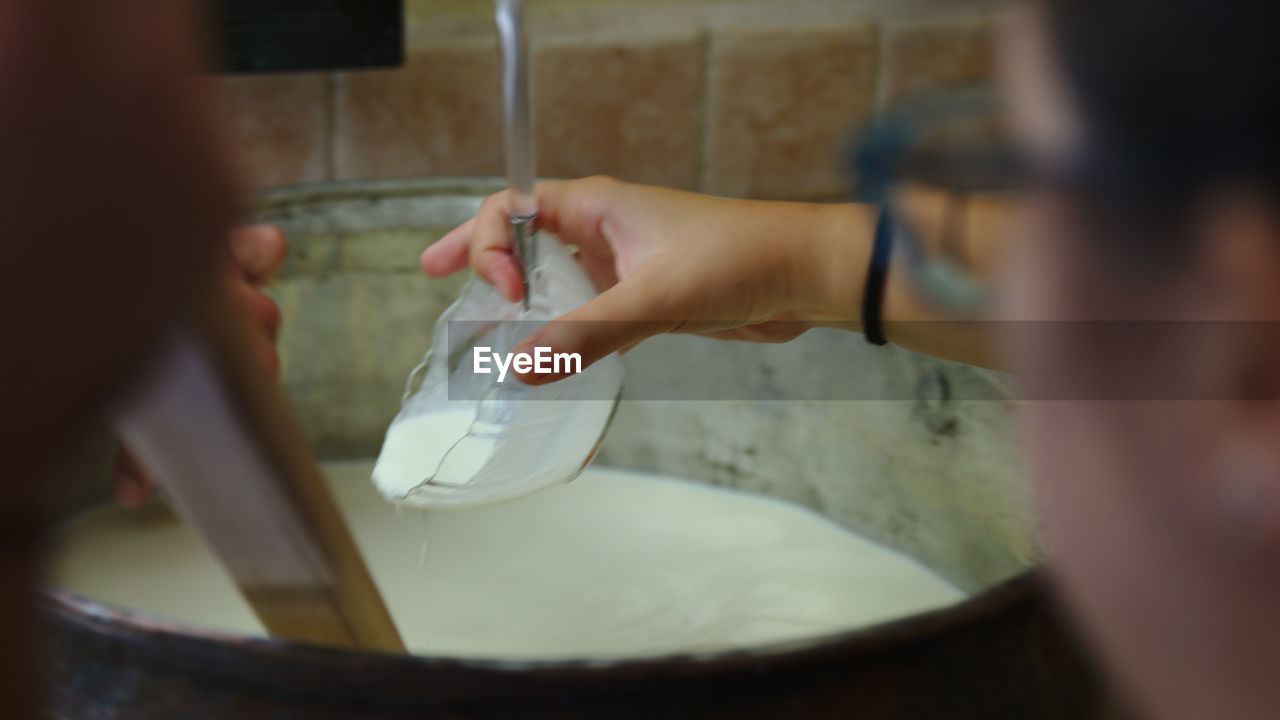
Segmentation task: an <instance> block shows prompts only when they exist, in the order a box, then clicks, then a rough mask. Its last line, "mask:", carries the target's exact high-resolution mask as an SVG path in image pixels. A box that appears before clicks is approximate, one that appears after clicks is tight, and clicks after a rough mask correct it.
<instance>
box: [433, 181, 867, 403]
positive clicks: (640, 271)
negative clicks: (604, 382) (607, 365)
mask: <svg viewBox="0 0 1280 720" xmlns="http://www.w3.org/2000/svg"><path fill="white" fill-rule="evenodd" d="M537 195H538V204H539V216H538V224H539V227H540V229H542V230H546V231H549V232H552V233H554V234H556V235H558V236H559V238H560V240H561V241H562V242H564V243H566V244H568V245H573V246H576V247H577V249H578V253H577V258H578V260H579V262H580V263H581V265H582V268H583V269H584V270H585V271H586V273H587V275H588V276H589V277H590V278H591V280H592V282H593V283H594V284H595V286H596V289H597V290H598V291H600V293H601V294H600V295H599V296H597V297H596V298H595V299H593V300H591V301H590V302H588V303H586V304H585V305H583V306H582V307H580V308H578V309H576V310H574V311H572V312H570V313H568V314H566V315H564V316H562V317H561V318H559V321H557V322H552V323H548V324H547V325H546V326H544V327H543V328H542V329H540V330H539V331H538V332H536V333H534V335H533V336H531V337H529V338H527V339H526V340H525V341H524V342H522V343H521V344H520V346H521V347H529V346H534V345H537V346H546V347H550V348H552V350H553V351H554V352H568V353H579V354H580V355H581V356H582V361H583V366H584V367H585V366H588V365H590V364H591V363H593V362H595V361H597V360H599V359H600V358H602V357H604V356H606V355H608V354H610V353H612V352H615V351H626V350H629V349H630V348H631V347H634V346H635V345H637V344H638V343H640V342H641V341H643V340H645V339H646V338H649V337H652V336H654V335H658V334H661V333H678V332H688V333H697V334H700V335H706V336H710V337H717V338H723V339H731V340H748V341H754V342H785V341H787V340H790V339H792V338H795V337H796V336H798V335H800V334H801V333H803V332H805V331H806V330H808V329H809V328H811V327H814V326H815V325H820V324H827V323H831V322H836V321H852V320H854V319H855V316H856V311H857V308H858V300H859V298H858V296H857V294H856V293H854V292H853V291H851V290H850V289H849V282H850V281H849V278H850V276H851V275H853V276H856V275H857V274H858V272H859V270H858V268H859V263H862V267H865V262H866V260H865V257H861V256H858V255H856V253H857V251H858V250H859V245H861V247H862V248H865V243H862V244H860V243H857V242H849V241H848V240H849V239H850V238H852V237H856V236H857V234H858V233H863V234H865V233H866V228H868V227H870V223H869V222H868V221H867V219H866V218H865V217H864V212H863V210H862V209H861V208H858V207H857V206H847V205H817V204H803V203H774V202H757V201H746V200H728V199H722V198H714V197H708V196H705V195H698V194H694V193H689V192H681V191H676V190H668V189H663V188H656V187H647V186H642V185H633V184H630V183H624V182H620V181H618V180H614V179H611V178H603V177H593V178H586V179H582V180H571V181H563V182H544V183H540V184H539V185H538V187H537ZM507 208H508V195H507V193H506V192H500V193H497V194H495V195H492V196H490V197H489V198H488V199H486V200H485V202H484V203H483V205H482V206H481V209H480V212H479V214H478V215H477V216H476V217H475V218H473V219H472V220H469V221H468V222H466V223H464V224H463V225H461V226H459V227H458V228H456V229H455V230H453V231H452V232H450V233H449V234H447V235H446V236H444V237H443V238H441V239H440V240H439V241H438V242H436V243H435V244H433V245H432V246H431V247H429V248H427V249H426V250H425V251H424V252H423V254H422V258H421V264H422V268H423V270H424V271H425V272H426V273H427V274H429V275H432V276H435V277H442V276H445V275H449V274H452V273H454V272H457V271H459V270H461V269H463V268H464V267H467V266H468V265H470V266H471V268H472V269H473V270H474V271H475V272H476V274H477V275H479V276H480V277H481V278H483V279H484V280H486V281H487V282H489V283H490V284H491V285H493V286H494V287H495V288H497V290H498V291H499V292H500V293H501V294H502V295H503V296H504V297H506V298H507V299H508V300H511V301H512V302H515V301H518V300H520V299H521V297H522V296H523V293H524V290H523V287H522V285H521V279H520V266H519V264H518V261H517V259H516V258H515V256H514V255H513V253H512V248H511V237H510V234H509V228H508V222H507ZM863 252H865V250H863ZM860 281H861V277H860V276H858V282H860ZM851 293H853V294H851ZM846 296H847V297H846ZM552 379H554V377H549V376H546V375H526V376H522V380H525V381H526V382H529V383H531V384H538V383H542V382H548V381H550V380H552Z"/></svg>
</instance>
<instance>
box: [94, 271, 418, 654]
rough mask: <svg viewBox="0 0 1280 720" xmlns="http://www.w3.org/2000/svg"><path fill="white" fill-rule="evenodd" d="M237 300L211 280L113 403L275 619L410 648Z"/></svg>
mask: <svg viewBox="0 0 1280 720" xmlns="http://www.w3.org/2000/svg"><path fill="white" fill-rule="evenodd" d="M250 340H251V337H250V335H249V329H248V327H247V325H246V323H245V322H243V321H242V318H241V316H240V312H239V308H237V307H235V306H233V304H232V303H231V301H230V299H229V298H228V297H226V296H225V295H224V294H222V293H220V292H215V293H213V294H212V295H211V297H210V298H209V300H208V301H207V302H205V303H202V304H200V306H199V309H198V310H197V312H196V313H195V317H194V318H193V319H192V321H191V322H190V323H189V324H188V325H187V326H185V327H184V328H182V329H179V330H177V331H175V332H174V333H173V335H172V337H170V338H169V340H168V341H167V342H166V344H165V346H164V348H163V350H162V352H161V353H160V354H159V356H158V358H157V360H156V362H155V364H154V365H153V366H152V367H151V368H150V369H149V371H148V372H147V373H146V375H145V377H144V379H143V380H142V382H141V383H140V384H139V386H138V387H136V388H135V389H134V392H133V393H131V394H130V396H129V398H128V399H127V400H126V402H124V403H123V404H122V405H121V406H120V407H119V409H118V411H117V413H116V420H115V425H116V428H117V431H118V432H119V433H120V436H121V439H122V440H124V441H125V442H126V444H128V446H129V447H130V448H132V449H133V451H134V452H135V453H136V454H137V456H138V459H139V460H140V461H141V462H142V463H143V465H144V466H145V467H147V468H148V469H149V470H150V471H151V472H152V473H154V474H155V477H156V481H157V483H159V484H160V485H161V486H162V487H163V488H164V491H165V494H166V496H167V497H168V499H169V501H170V502H171V503H172V505H173V507H174V509H175V510H176V511H177V513H178V514H179V515H180V516H181V517H182V518H183V520H184V521H185V522H187V523H188V524H189V525H190V526H191V527H193V528H194V529H195V530H196V531H197V532H198V533H199V535H200V536H201V537H202V538H203V539H204V541H205V543H206V544H207V545H208V546H209V548H210V549H211V550H212V551H213V552H214V554H215V555H216V556H217V557H218V559H219V560H220V561H221V562H222V564H223V565H224V566H225V567H226V569H227V570H228V571H229V572H230V573H231V576H232V578H234V580H235V582H236V584H237V585H238V586H239V588H240V591H241V592H242V593H243V595H244V597H245V598H246V599H247V600H248V602H249V604H250V605H251V606H252V607H253V610H254V612H255V613H256V614H257V616H258V619H259V620H261V622H262V624H263V626H265V627H266V629H267V632H268V633H270V634H271V635H272V636H274V637H278V638H283V639H287V640H294V641H299V642H309V643H318V644H324V645H334V646H338V647H347V648H366V649H373V650H383V651H391V652H403V651H404V644H403V642H402V641H401V639H400V635H399V633H397V632H396V628H395V625H394V624H393V623H392V621H391V615H390V614H389V613H388V612H387V609H386V606H385V605H384V604H383V601H382V597H381V596H380V595H379V594H378V589H377V587H376V586H375V585H374V584H373V578H372V577H371V576H370V575H369V571H368V568H367V567H366V566H365V563H364V560H363V559H362V558H361V556H360V553H359V551H358V550H357V548H356V545H355V542H354V540H353V539H352V536H351V533H350V531H349V529H348V528H347V525H346V523H345V522H344V521H343V518H342V515H341V514H340V513H339V511H338V507H337V505H336V504H335V503H334V500H333V497H332V495H331V494H330V493H329V490H328V487H327V486H326V485H325V483H324V479H323V477H322V476H321V473H320V469H319V467H318V466H317V465H316V462H315V460H314V459H313V457H312V455H311V453H310V451H309V449H308V447H307V445H306V443H305V442H304V440H303V438H302V435H301V433H300V431H299V430H298V427H297V425H296V423H295V422H294V421H293V419H292V417H291V415H290V413H289V411H288V410H287V408H286V405H285V402H284V399H283V398H282V397H281V395H280V393H279V391H278V389H277V388H276V387H275V384H274V383H273V382H271V381H270V380H269V379H268V378H267V376H266V373H265V372H264V371H263V369H262V368H261V367H260V366H259V364H258V363H257V362H256V360H255V358H253V357H252V356H251V354H250V351H249V348H251V347H252V345H251V344H250Z"/></svg>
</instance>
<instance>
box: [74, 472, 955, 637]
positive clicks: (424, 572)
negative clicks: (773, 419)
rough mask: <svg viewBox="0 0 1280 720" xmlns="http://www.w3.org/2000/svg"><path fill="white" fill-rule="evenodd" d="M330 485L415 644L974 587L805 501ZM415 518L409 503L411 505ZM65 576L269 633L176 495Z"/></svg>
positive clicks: (635, 477) (661, 623)
mask: <svg viewBox="0 0 1280 720" xmlns="http://www.w3.org/2000/svg"><path fill="white" fill-rule="evenodd" d="M328 470H329V477H330V483H331V486H332V487H333V489H334V492H335V494H336V495H337V497H338V501H339V503H340V504H341V505H342V507H343V511H344V513H345V515H346V517H347V518H348V521H349V522H350V523H351V525H352V528H353V531H354V532H355V535H356V539H357V542H358V543H359V545H360V548H361V550H362V551H363V553H364V556H365V558H366V560H367V561H368V562H369V565H370V568H371V570H372V572H373V576H374V579H375V580H376V582H377V584H378V586H379V587H380V588H381V589H382V592H383V594H384V596H385V597H386V601H387V604H388V606H389V608H390V610H391V614H392V616H393V617H394V618H395V622H396V625H397V626H398V627H399V628H400V632H401V633H402V635H403V636H404V639H405V642H406V643H407V644H408V646H409V648H410V649H411V650H412V651H414V652H416V653H421V654H433V655H449V656H459V657H491V658H539V659H565V658H604V657H627V656H644V655H653V654H658V653H670V652H682V651H711V650H723V649H728V648H739V647H747V646H753V645H759V644H763V643H769V642H774V641H780V640H790V639H797V638H802V637H807V636H814V635H819V634H823V633H829V632H835V631H841V630H847V629H850V628H855V627H858V626H861V625H867V624H870V623H875V622H880V621H884V620H889V619H892V618H897V617H902V616H904V615H908V614H911V613H916V612H920V611H923V610H929V609H933V608H938V607H941V606H945V605H948V604H950V603H954V602H956V601H958V600H960V599H961V597H962V595H961V593H960V592H959V591H958V590H956V589H955V588H954V587H953V586H951V585H949V584H948V583H947V582H945V581H944V580H942V579H941V578H939V577H938V576H937V575H935V574H933V573H932V572H930V571H929V570H927V569H925V568H924V567H922V566H921V565H919V564H918V563H916V562H915V561H913V560H911V559H910V558H908V557H905V556H903V555H901V554H898V553H896V552H893V551H891V550H888V549H885V548H883V547H880V546H878V545H875V544H873V543H870V542H868V541H866V540H864V539H862V538H859V537H858V536H856V535H852V534H850V533H848V532H846V531H844V530H842V529H841V528H839V527H837V526H836V525H834V524H832V523H830V522H828V521H827V520H825V519H824V518H822V517H821V516H819V515H817V514H814V513H812V512H809V511H807V510H804V509H801V508H799V507H796V506H793V505H790V504H787V503H783V502H779V501H774V500H769V499H766V498H762V497H756V496H752V495H748V494H743V493H737V492H730V491H725V490H717V489H713V488H709V487H705V486H701V485H695V484H692V483H687V482H679V481H673V480H669V479H665V478H661V477H657V476H653V475H646V474H641V473H633V472H624V471H619V470H606V469H595V468H593V469H589V470H588V471H587V472H586V473H584V474H583V476H582V477H581V478H579V479H578V480H577V481H575V482H574V483H572V484H569V485H565V486H559V487H553V488H551V489H549V490H546V491H544V492H541V493H538V494H536V495H531V496H529V497H526V498H523V499H521V500H519V501H516V502H510V503H506V504H502V505H496V506H492V507H485V508H479V509H471V510H451V511H432V512H431V514H430V515H428V516H427V518H426V523H425V528H426V535H427V537H428V539H429V548H428V552H427V555H426V562H425V567H419V557H420V550H421V547H422V541H423V535H424V523H423V520H422V517H421V513H419V512H417V511H409V510H405V511H403V513H398V512H397V510H396V508H394V507H392V506H390V505H388V504H386V503H385V502H384V501H383V500H382V499H381V498H380V497H378V494H377V493H376V492H375V491H374V489H373V488H372V487H371V486H370V484H369V481H368V478H369V472H370V465H369V464H368V463H364V462H353V463H341V464H333V465H330V466H328ZM401 514H402V515H403V516H402V517H400V516H399V515H401ZM59 540H60V543H59V544H58V547H57V548H56V552H54V553H53V563H52V580H53V582H54V583H55V584H57V585H59V586H62V587H64V588H67V589H70V590H72V591H75V592H78V593H81V594H84V595H87V596H89V597H91V598H94V599H97V600H102V601H106V602H110V603H115V604H119V605H122V606H125V607H128V608H133V609H137V610H144V611H149V612H153V613H158V614H161V615H165V616H169V617H172V618H177V619H180V620H183V621H186V622H189V623H191V624H194V625H201V626H211V627H215V628H222V629H225V630H231V631H236V632H243V633H251V634H261V633H262V629H261V626H260V625H259V624H258V622H257V620H256V619H255V618H254V616H253V615H252V613H251V611H250V610H249V608H248V606H247V605H245V603H244V601H243V600H241V599H240V597H239V595H238V594H237V593H236V591H235V588H234V587H233V585H232V584H231V582H230V580H229V579H228V577H227V576H226V575H225V573H224V572H223V571H222V570H221V568H220V567H219V566H218V565H217V563H216V562H215V561H214V560H213V558H212V557H211V556H210V555H208V554H207V553H206V552H205V551H204V549H203V548H202V546H201V545H200V544H199V543H198V541H197V540H196V539H195V538H194V537H193V536H192V535H191V534H190V533H189V532H188V531H187V530H186V528H185V527H184V526H182V525H181V524H179V523H178V522H177V521H176V520H174V519H173V518H172V516H170V515H169V514H168V513H167V512H166V511H164V510H163V508H160V507H158V506H152V507H150V508H148V509H146V510H142V511H122V510H117V509H113V508H104V509H100V510H96V511H93V512H91V513H88V514H86V515H85V516H82V517H81V518H78V519H76V520H74V521H72V522H71V523H69V524H68V525H66V526H65V527H63V528H62V529H61V531H60V533H59Z"/></svg>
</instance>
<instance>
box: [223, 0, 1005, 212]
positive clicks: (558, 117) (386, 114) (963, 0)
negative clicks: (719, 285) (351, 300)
mask: <svg viewBox="0 0 1280 720" xmlns="http://www.w3.org/2000/svg"><path fill="white" fill-rule="evenodd" d="M1006 6H1007V2H1003V1H998V0H785V1H784V0H770V1H767V2H765V1H761V0H693V1H690V0H685V1H680V0H528V3H527V7H528V14H529V27H530V31H531V44H532V46H533V50H532V53H533V62H534V68H533V77H534V82H535V91H534V92H535V106H536V107H535V116H536V123H537V127H536V132H537V144H538V170H539V174H541V175H543V176H545V177H577V176H584V175H591V174H596V173H605V174H610V175H615V176H618V177H621V178H624V179H627V180H634V181H638V182H646V183H653V184H659V185H666V186H670V187H678V188H685V189H695V190H702V191H705V192H711V193H715V194H720V195H729V196H741V197H767V198H778V199H787V198H816V199H822V198H840V197H843V196H844V194H845V182H844V179H843V169H842V165H843V163H842V160H841V157H842V153H841V150H842V147H843V146H844V144H845V142H846V140H847V138H848V137H849V133H850V131H851V129H852V128H854V127H855V126H857V125H858V124H859V123H861V122H863V121H865V120H866V118H867V117H868V116H869V114H870V113H872V112H874V111H875V110H876V109H877V108H882V107H885V106H886V105H888V104H890V103H892V102H893V101H894V100H896V99H899V98H902V97H904V96H906V95H909V94H911V93H914V92H919V91H923V90H927V89H928V88H930V87H937V86H939V85H954V84H970V83H974V82H985V81H987V80H989V79H990V77H991V74H992V65H993V55H994V52H993V47H992V46H993V43H992V38H993V34H994V33H993V29H994V27H995V24H996V23H997V22H998V19H999V15H1000V13H1001V11H1002V10H1003V8H1005V7H1006ZM407 12H408V28H407V35H408V58H407V62H406V64H405V66H404V67H402V68H399V69H396V70H378V71H360V72H340V73H303V74H290V75H263V76H252V77H235V78H223V79H219V80H217V81H216V82H217V85H218V88H219V92H220V94H221V95H222V97H223V99H224V105H225V112H226V114H227V118H228V122H229V124H230V125H231V126H232V129H233V133H234V136H235V140H236V144H237V146H238V147H239V148H240V151H241V155H242V161H243V165H244V168H245V174H246V176H247V177H248V179H249V180H250V182H251V183H252V184H253V186H255V187H267V186H276V185H291V184H297V183H305V182H314V181H321V180H350V179H363V178H386V177H412V176H440V175H463V176H478V175H498V174H501V172H502V169H503V168H502V147H501V106H500V102H499V98H500V95H499V79H498V67H497V53H496V49H495V38H494V34H493V30H492V20H491V17H490V13H491V3H489V2H486V1H485V0H407Z"/></svg>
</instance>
